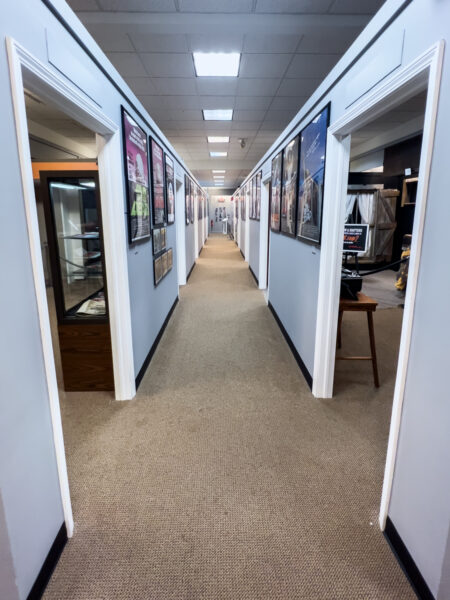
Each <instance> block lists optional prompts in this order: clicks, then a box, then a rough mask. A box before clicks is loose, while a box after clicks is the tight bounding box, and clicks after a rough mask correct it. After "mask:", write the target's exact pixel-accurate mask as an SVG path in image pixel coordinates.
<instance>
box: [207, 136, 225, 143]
mask: <svg viewBox="0 0 450 600" xmlns="http://www.w3.org/2000/svg"><path fill="white" fill-rule="evenodd" d="M229 141H230V138H229V137H228V136H227V135H223V136H220V135H208V144H228V142H229Z"/></svg>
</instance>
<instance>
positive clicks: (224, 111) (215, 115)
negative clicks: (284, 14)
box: [203, 108, 233, 121]
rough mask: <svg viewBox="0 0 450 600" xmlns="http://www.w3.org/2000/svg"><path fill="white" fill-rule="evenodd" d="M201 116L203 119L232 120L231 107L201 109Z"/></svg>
mask: <svg viewBox="0 0 450 600" xmlns="http://www.w3.org/2000/svg"><path fill="white" fill-rule="evenodd" d="M203 118H204V120H205V121H232V120H233V109H232V108H220V109H218V110H210V109H206V108H204V109H203Z"/></svg>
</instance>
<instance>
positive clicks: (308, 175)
mask: <svg viewBox="0 0 450 600" xmlns="http://www.w3.org/2000/svg"><path fill="white" fill-rule="evenodd" d="M328 122H329V106H327V107H326V108H324V109H323V110H322V112H320V113H319V114H318V115H317V117H316V118H315V119H313V120H312V121H311V123H309V125H307V126H306V127H305V129H303V131H302V132H301V133H300V139H301V143H300V165H299V171H300V177H299V188H298V222H297V237H298V238H300V239H302V240H305V241H308V242H311V243H314V244H320V232H321V228H322V203H323V185H324V179H325V156H326V145H327V129H328Z"/></svg>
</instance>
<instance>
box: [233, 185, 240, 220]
mask: <svg viewBox="0 0 450 600" xmlns="http://www.w3.org/2000/svg"><path fill="white" fill-rule="evenodd" d="M240 197H241V196H240V192H239V191H238V192H237V194H236V196H235V197H234V216H235V217H236V220H238V219H239V199H240Z"/></svg>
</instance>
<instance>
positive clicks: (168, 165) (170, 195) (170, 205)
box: [164, 153, 175, 225]
mask: <svg viewBox="0 0 450 600" xmlns="http://www.w3.org/2000/svg"><path fill="white" fill-rule="evenodd" d="M164 175H165V188H166V217H167V225H173V224H174V223H175V163H174V161H173V160H172V158H171V157H170V156H169V155H168V154H166V153H164Z"/></svg>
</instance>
